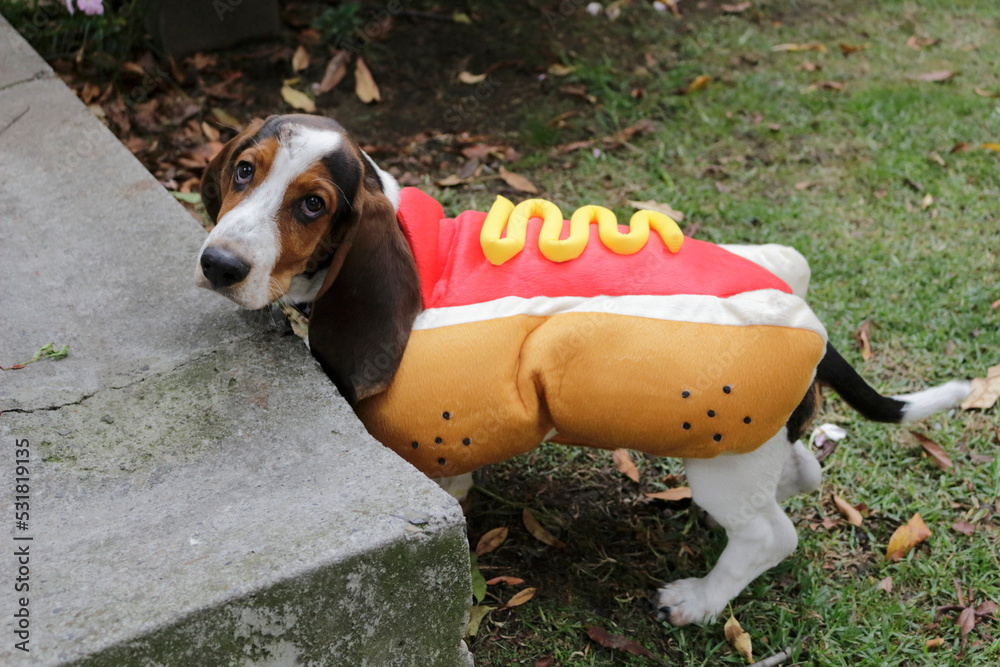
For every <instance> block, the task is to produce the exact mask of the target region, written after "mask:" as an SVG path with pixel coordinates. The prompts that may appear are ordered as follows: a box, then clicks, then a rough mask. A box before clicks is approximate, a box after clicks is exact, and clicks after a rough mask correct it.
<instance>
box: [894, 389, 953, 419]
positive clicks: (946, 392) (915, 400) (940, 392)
mask: <svg viewBox="0 0 1000 667" xmlns="http://www.w3.org/2000/svg"><path fill="white" fill-rule="evenodd" d="M971 392H972V385H971V384H969V383H968V382H966V381H965V380H952V381H951V382H946V383H944V384H942V385H940V386H937V387H931V388H930V389H924V390H923V391H918V392H916V393H913V394H902V395H901V396H893V398H895V399H896V400H897V401H904V402H905V403H906V406H905V407H904V408H903V418H902V419H901V420H900V421H901V422H904V423H905V422H912V421H916V420H918V419H923V418H924V417H927V416H930V415H932V414H934V413H935V412H938V411H940V410H944V409H945V408H950V407H951V406H953V405H957V404H958V403H959V402H960V401H962V400H963V399H964V398H966V397H967V396H968V395H969V394H970V393H971Z"/></svg>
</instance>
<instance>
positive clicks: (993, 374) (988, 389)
mask: <svg viewBox="0 0 1000 667" xmlns="http://www.w3.org/2000/svg"><path fill="white" fill-rule="evenodd" d="M998 398H1000V364H997V365H996V366H991V367H990V368H989V370H987V371H986V377H984V378H974V379H973V380H972V393H970V394H969V395H968V397H967V398H966V399H965V400H964V401H962V406H961V407H962V409H963V410H969V409H972V408H979V409H982V410H989V409H990V408H992V407H993V405H994V404H995V403H996V402H997V399H998Z"/></svg>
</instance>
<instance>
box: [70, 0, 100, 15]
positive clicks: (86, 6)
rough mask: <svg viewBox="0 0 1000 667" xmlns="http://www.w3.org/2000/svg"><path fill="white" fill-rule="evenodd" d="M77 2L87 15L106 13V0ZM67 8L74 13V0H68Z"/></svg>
mask: <svg viewBox="0 0 1000 667" xmlns="http://www.w3.org/2000/svg"><path fill="white" fill-rule="evenodd" d="M76 4H77V7H79V8H80V11H82V12H83V13H84V14H86V15H87V16H94V15H95V14H103V13H104V0H76ZM66 9H68V10H69V13H70V14H72V13H73V0H66Z"/></svg>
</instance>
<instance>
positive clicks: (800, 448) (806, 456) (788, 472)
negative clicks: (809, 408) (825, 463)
mask: <svg viewBox="0 0 1000 667" xmlns="http://www.w3.org/2000/svg"><path fill="white" fill-rule="evenodd" d="M822 481H823V469H822V467H820V465H819V461H817V460H816V457H815V456H813V453H812V452H810V451H809V448H808V447H806V446H805V445H804V444H802V441H801V440H796V441H795V444H794V445H792V453H791V456H789V457H788V460H787V461H785V466H784V467H783V468H782V469H781V478H780V479H779V480H778V489H777V491H776V496H777V499H778V502H779V503H780V502H783V501H785V500H787V499H788V498H791V497H792V496H797V495H799V494H802V493H812V492H813V491H815V490H816V489H818V488H819V485H820V483H821V482H822Z"/></svg>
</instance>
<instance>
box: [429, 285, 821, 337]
mask: <svg viewBox="0 0 1000 667" xmlns="http://www.w3.org/2000/svg"><path fill="white" fill-rule="evenodd" d="M560 313H608V314H611V315H629V316H632V317H648V318H651V319H656V320H670V321H675V322H696V323H700V324H723V325H730V326H748V325H753V324H758V325H768V326H776V327H792V328H796V329H806V330H809V331H815V332H816V333H818V334H819V335H820V336H822V337H823V340H824V341H825V340H826V339H827V336H826V329H825V328H824V327H823V325H822V324H821V323H820V321H819V319H817V317H816V315H815V314H814V313H813V312H812V310H811V309H810V308H809V306H808V305H806V302H805V301H803V300H802V299H800V298H798V297H796V296H794V295H792V294H786V293H785V292H781V291H779V290H773V289H767V290H757V291H754V292H744V293H743V294H737V295H736V296H731V297H729V298H726V299H722V298H719V297H715V296H705V295H692V294H683V295H677V296H650V295H635V296H633V295H629V296H595V297H579V296H560V297H546V296H538V297H534V298H531V299H525V298H522V297H517V296H508V297H504V298H502V299H496V300H494V301H487V302H485V303H476V304H471V305H468V306H452V307H448V308H431V309H428V310H425V311H423V312H422V313H420V315H418V316H417V320H416V322H414V324H413V329H414V330H415V331H417V330H422V329H435V328H437V327H446V326H451V325H455V324H468V323H470V322H479V321H481V320H493V319H498V318H501V317H512V316H514V315H536V316H542V317H546V316H550V315H557V314H560Z"/></svg>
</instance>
